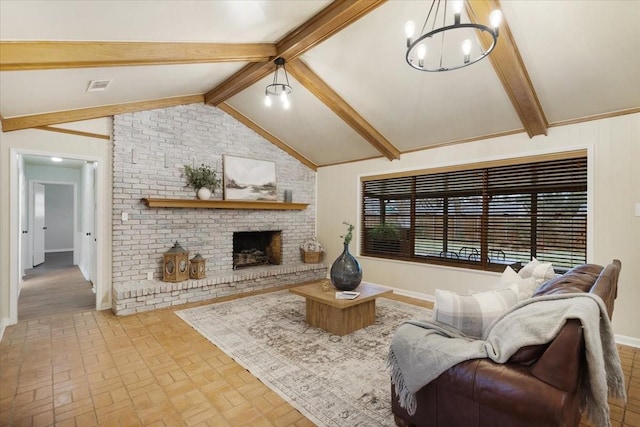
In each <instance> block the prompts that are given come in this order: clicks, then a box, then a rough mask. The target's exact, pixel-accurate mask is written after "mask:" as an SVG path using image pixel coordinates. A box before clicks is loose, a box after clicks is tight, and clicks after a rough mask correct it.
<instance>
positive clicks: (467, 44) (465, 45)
mask: <svg viewBox="0 0 640 427" xmlns="http://www.w3.org/2000/svg"><path fill="white" fill-rule="evenodd" d="M462 53H464V63H465V64H466V63H467V62H469V54H470V53H471V40H469V39H466V40H465V41H463V42H462Z"/></svg>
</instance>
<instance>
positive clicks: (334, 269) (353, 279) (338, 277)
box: [331, 243, 362, 291]
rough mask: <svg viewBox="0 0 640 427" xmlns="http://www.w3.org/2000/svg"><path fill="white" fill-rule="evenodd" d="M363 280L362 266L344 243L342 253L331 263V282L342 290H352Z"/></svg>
mask: <svg viewBox="0 0 640 427" xmlns="http://www.w3.org/2000/svg"><path fill="white" fill-rule="evenodd" d="M361 281H362V267H360V263H359V262H358V260H357V259H356V257H354V256H353V255H351V254H350V253H349V245H348V244H347V243H345V244H344V250H343V251H342V254H340V256H339V257H338V258H337V259H336V260H335V261H334V262H333V264H332V265H331V283H333V286H335V287H336V289H338V290H340V291H352V290H354V289H355V288H357V287H358V285H359V284H360V282H361Z"/></svg>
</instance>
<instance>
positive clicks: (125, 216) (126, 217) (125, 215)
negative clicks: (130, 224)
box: [122, 212, 129, 221]
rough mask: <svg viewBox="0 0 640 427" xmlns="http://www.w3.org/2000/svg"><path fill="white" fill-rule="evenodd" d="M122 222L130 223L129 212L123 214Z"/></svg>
mask: <svg viewBox="0 0 640 427" xmlns="http://www.w3.org/2000/svg"><path fill="white" fill-rule="evenodd" d="M122 221H129V212H122Z"/></svg>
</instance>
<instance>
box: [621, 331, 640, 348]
mask: <svg viewBox="0 0 640 427" xmlns="http://www.w3.org/2000/svg"><path fill="white" fill-rule="evenodd" d="M615 336H616V343H617V344H622V345H626V346H629V347H635V348H640V339H638V338H633V337H628V336H626V335H618V334H616V335H615Z"/></svg>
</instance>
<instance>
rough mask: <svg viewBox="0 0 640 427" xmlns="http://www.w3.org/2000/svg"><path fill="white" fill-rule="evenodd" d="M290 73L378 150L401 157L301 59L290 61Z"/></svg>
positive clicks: (390, 156)
mask: <svg viewBox="0 0 640 427" xmlns="http://www.w3.org/2000/svg"><path fill="white" fill-rule="evenodd" d="M288 69H289V73H291V75H293V76H294V77H295V78H296V80H298V81H299V82H300V83H301V84H302V85H303V86H304V87H306V88H307V90H309V92H311V93H312V94H314V95H315V96H316V97H317V98H318V99H319V100H320V101H322V102H323V103H324V104H325V105H326V106H327V107H329V108H330V109H331V111H333V112H334V113H336V114H337V115H338V117H340V118H341V119H342V120H344V122H345V123H346V124H348V125H349V126H351V128H352V129H353V130H355V131H356V132H358V133H359V134H360V136H362V137H363V138H364V139H365V140H367V141H368V142H369V143H370V144H371V145H372V146H373V147H374V148H375V149H376V150H378V151H379V152H380V153H382V154H383V155H384V156H385V157H386V158H387V159H389V160H396V159H399V158H400V150H398V149H397V148H396V147H395V146H394V145H393V144H391V143H390V142H389V141H388V140H387V139H386V138H385V137H384V136H383V135H382V134H381V133H380V132H378V131H377V130H376V129H375V128H374V127H373V126H371V125H370V124H369V122H367V121H366V120H365V119H364V118H363V117H362V116H361V115H360V114H358V112H357V111H356V110H354V109H353V107H351V106H350V105H349V104H348V103H347V102H346V101H345V100H344V99H342V98H341V97H340V95H338V94H337V93H336V92H335V91H334V90H333V89H332V88H331V87H330V86H329V85H327V84H326V83H325V82H324V81H323V80H322V79H321V78H320V77H319V76H318V75H317V74H316V73H314V72H313V71H312V70H311V69H310V68H309V66H308V65H307V64H305V63H304V62H303V61H302V60H301V59H297V60H295V61H292V62H289V64H288Z"/></svg>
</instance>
